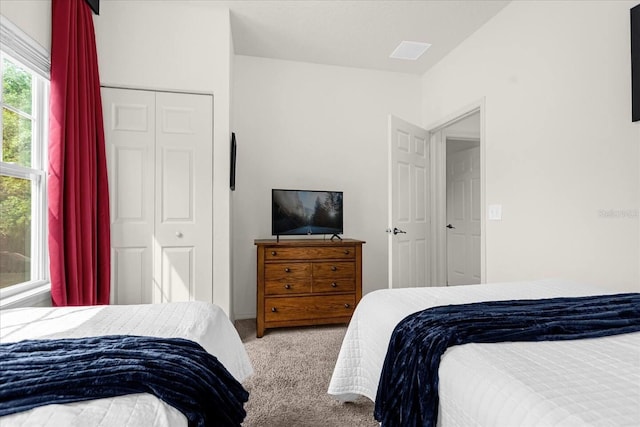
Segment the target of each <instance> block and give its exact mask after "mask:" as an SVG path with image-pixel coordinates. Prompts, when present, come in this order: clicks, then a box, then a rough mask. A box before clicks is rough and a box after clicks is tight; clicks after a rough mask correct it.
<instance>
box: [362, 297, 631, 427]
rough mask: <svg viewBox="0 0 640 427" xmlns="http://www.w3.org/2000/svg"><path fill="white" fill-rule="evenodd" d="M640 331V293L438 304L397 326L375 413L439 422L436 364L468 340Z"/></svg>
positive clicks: (399, 420) (413, 424)
mask: <svg viewBox="0 0 640 427" xmlns="http://www.w3.org/2000/svg"><path fill="white" fill-rule="evenodd" d="M637 331H640V293H633V294H618V295H600V296H591V297H577V298H551V299H541V300H515V301H490V302H481V303H474V304H462V305H449V306H441V307H434V308H430V309H427V310H424V311H420V312H417V313H414V314H411V315H409V316H407V317H406V318H405V319H403V320H402V321H401V322H400V323H398V325H397V326H396V328H395V330H394V331H393V334H392V335H391V340H390V342H389V348H388V350H387V355H386V358H385V361H384V365H383V368H382V374H381V376H380V382H379V384H378V393H377V396H376V402H375V411H374V415H375V418H376V420H378V421H380V422H381V423H382V426H383V427H417V426H423V427H428V426H435V425H436V421H437V417H438V367H439V366H440V358H441V357H442V355H443V354H444V352H445V351H446V350H447V348H448V347H450V346H454V345H460V344H467V343H495V342H507V341H509V342H515V341H551V340H573V339H580V338H597V337H603V336H607V335H616V334H625V333H629V332H637Z"/></svg>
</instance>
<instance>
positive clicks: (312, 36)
mask: <svg viewBox="0 0 640 427" xmlns="http://www.w3.org/2000/svg"><path fill="white" fill-rule="evenodd" d="M212 3H213V2H212ZM215 3H218V4H223V5H224V6H228V7H229V9H230V10H231V28H232V34H233V44H234V50H235V53H236V54H238V55H249V56H259V57H265V58H275V59H284V60H291V61H302V62H311V63H317V64H329V65H338V66H345V67H357V68H368V69H376V70H386V71H395V72H404V73H413V74H423V73H424V72H425V71H426V70H427V69H429V68H430V67H431V66H433V65H434V64H435V63H437V62H438V61H439V60H440V59H442V58H443V57H444V56H445V55H447V53H449V52H450V51H451V50H453V49H454V48H455V47H456V46H458V45H459V44H460V43H461V42H462V41H463V40H465V39H466V38H467V37H469V36H470V35H471V34H472V33H474V32H475V31H476V30H477V29H478V28H480V27H481V26H482V25H483V24H484V23H486V22H487V21H488V20H489V19H491V18H492V17H493V16H495V15H496V14H497V13H498V12H499V11H500V10H501V9H502V8H503V7H505V6H506V5H507V4H508V3H509V0H439V1H437V0H422V1H417V0H416V1H403V0H378V1H367V0H320V1H318V0H288V1H255V0H230V1H216V2H215ZM402 40H407V41H419V42H426V43H430V44H431V45H432V46H431V48H430V49H429V50H427V52H426V53H425V54H424V55H423V56H422V57H421V58H420V59H418V60H416V61H406V60H400V59H391V58H389V55H390V54H391V52H392V51H393V50H394V49H395V48H396V46H397V45H398V44H399V43H400V41H402Z"/></svg>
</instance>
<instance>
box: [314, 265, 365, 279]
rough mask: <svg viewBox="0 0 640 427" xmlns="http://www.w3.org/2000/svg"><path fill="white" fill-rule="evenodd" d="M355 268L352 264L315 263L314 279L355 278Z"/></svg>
mask: <svg viewBox="0 0 640 427" xmlns="http://www.w3.org/2000/svg"><path fill="white" fill-rule="evenodd" d="M355 275H356V266H355V264H354V263H353V262H315V263H313V277H314V278H332V277H355Z"/></svg>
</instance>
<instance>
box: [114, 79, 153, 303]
mask: <svg viewBox="0 0 640 427" xmlns="http://www.w3.org/2000/svg"><path fill="white" fill-rule="evenodd" d="M102 105H103V111H104V132H105V140H106V151H107V167H108V174H109V193H110V205H111V265H112V269H111V302H112V303H115V304H141V303H150V302H151V289H152V283H153V281H152V260H153V256H152V250H153V244H152V243H153V230H154V218H155V217H154V184H153V182H154V168H155V165H154V152H155V94H154V93H153V92H144V91H137V90H124V89H111V88H103V89H102Z"/></svg>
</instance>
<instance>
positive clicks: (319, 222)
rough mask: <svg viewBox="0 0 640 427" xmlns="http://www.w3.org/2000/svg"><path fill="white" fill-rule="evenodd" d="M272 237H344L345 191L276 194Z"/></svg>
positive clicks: (299, 191) (273, 197)
mask: <svg viewBox="0 0 640 427" xmlns="http://www.w3.org/2000/svg"><path fill="white" fill-rule="evenodd" d="M272 204H273V206H272V234H273V235H281V234H341V233H342V192H341V191H303V190H273V191H272Z"/></svg>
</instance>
